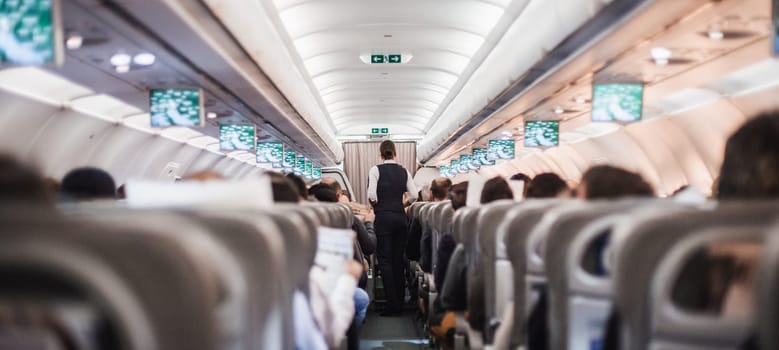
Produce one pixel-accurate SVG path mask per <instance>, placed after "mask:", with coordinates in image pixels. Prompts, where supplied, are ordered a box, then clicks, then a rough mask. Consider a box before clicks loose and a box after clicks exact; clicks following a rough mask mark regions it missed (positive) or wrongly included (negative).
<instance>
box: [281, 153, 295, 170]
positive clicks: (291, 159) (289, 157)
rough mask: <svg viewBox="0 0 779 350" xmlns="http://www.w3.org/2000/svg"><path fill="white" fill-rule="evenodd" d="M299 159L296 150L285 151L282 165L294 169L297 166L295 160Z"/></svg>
mask: <svg viewBox="0 0 779 350" xmlns="http://www.w3.org/2000/svg"><path fill="white" fill-rule="evenodd" d="M296 159H297V153H295V151H285V152H284V160H283V161H282V164H281V166H282V167H283V168H284V169H285V170H287V171H290V172H291V171H292V170H293V169H294V168H295V160H296Z"/></svg>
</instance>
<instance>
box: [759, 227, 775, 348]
mask: <svg viewBox="0 0 779 350" xmlns="http://www.w3.org/2000/svg"><path fill="white" fill-rule="evenodd" d="M756 289H757V293H755V310H756V315H755V316H756V317H755V324H756V325H757V340H758V343H759V346H760V347H759V348H760V349H761V350H768V349H779V334H777V333H776V330H777V329H779V300H777V298H776V291H777V290H779V226H778V225H774V226H773V228H772V229H771V230H770V231H769V232H768V236H767V243H766V244H765V247H764V249H763V252H762V254H761V258H760V265H759V268H758V274H757V281H756Z"/></svg>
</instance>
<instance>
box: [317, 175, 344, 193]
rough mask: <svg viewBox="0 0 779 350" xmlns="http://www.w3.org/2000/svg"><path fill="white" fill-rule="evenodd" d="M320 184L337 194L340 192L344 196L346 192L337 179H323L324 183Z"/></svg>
mask: <svg viewBox="0 0 779 350" xmlns="http://www.w3.org/2000/svg"><path fill="white" fill-rule="evenodd" d="M319 183H321V184H323V185H326V186H328V187H330V188H332V189H333V191H335V193H339V192H340V193H341V194H344V191H343V189H342V188H341V183H340V182H338V180H336V179H333V178H326V179H322V181H319Z"/></svg>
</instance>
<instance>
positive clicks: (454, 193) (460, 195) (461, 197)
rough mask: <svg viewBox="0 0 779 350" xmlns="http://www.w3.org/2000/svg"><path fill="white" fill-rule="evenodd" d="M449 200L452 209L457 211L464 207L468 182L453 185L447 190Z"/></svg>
mask: <svg viewBox="0 0 779 350" xmlns="http://www.w3.org/2000/svg"><path fill="white" fill-rule="evenodd" d="M449 199H451V200H452V209H454V210H457V209H460V208H462V207H464V206H465V203H466V202H467V200H468V181H465V182H460V183H459V184H456V185H453V186H452V188H451V189H449Z"/></svg>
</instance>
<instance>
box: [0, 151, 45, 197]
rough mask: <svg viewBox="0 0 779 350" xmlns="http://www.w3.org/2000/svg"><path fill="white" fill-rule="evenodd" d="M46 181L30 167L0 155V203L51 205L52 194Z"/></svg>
mask: <svg viewBox="0 0 779 350" xmlns="http://www.w3.org/2000/svg"><path fill="white" fill-rule="evenodd" d="M49 186H50V185H49V184H47V183H46V180H44V178H43V177H42V176H41V175H40V174H39V173H38V171H36V170H35V169H33V168H32V167H30V166H27V165H26V164H24V163H22V162H20V161H18V160H17V159H16V158H13V157H11V156H7V155H0V201H2V202H19V201H24V202H31V203H47V204H48V203H51V202H52V200H53V197H54V196H53V195H54V193H52V192H51V190H50V187H49Z"/></svg>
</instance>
